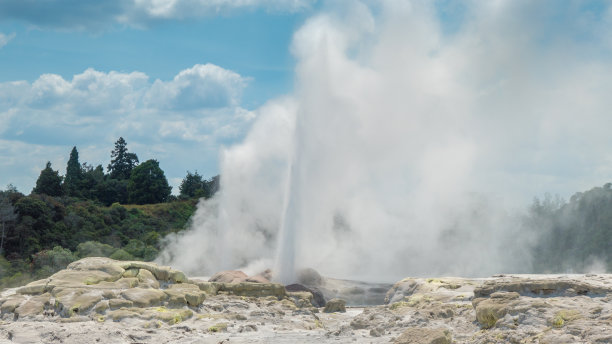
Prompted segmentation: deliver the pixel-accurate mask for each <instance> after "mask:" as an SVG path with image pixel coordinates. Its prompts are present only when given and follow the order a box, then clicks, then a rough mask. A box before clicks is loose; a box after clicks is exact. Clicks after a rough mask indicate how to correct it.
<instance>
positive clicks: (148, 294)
mask: <svg viewBox="0 0 612 344" xmlns="http://www.w3.org/2000/svg"><path fill="white" fill-rule="evenodd" d="M121 296H123V298H125V299H126V300H130V301H132V302H133V303H134V305H136V306H138V307H148V306H156V305H159V304H160V303H161V302H162V301H163V300H165V299H166V298H167V295H166V293H164V292H163V291H162V290H159V289H144V288H132V289H128V290H125V291H123V292H122V293H121Z"/></svg>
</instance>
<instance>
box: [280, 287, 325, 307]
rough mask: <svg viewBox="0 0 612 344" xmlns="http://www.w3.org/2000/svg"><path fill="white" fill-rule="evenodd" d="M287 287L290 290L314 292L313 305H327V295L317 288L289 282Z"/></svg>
mask: <svg viewBox="0 0 612 344" xmlns="http://www.w3.org/2000/svg"><path fill="white" fill-rule="evenodd" d="M285 289H286V290H287V291H288V292H295V291H306V292H309V293H311V294H312V303H313V306H315V307H325V297H324V296H323V293H321V291H319V290H318V289H316V288H308V287H305V286H303V285H301V284H297V283H295V284H289V285H287V286H285Z"/></svg>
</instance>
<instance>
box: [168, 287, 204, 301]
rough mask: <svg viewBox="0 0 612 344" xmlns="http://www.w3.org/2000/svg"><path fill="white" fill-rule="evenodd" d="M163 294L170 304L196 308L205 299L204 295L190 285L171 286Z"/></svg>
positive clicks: (197, 288)
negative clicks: (166, 296)
mask: <svg viewBox="0 0 612 344" xmlns="http://www.w3.org/2000/svg"><path fill="white" fill-rule="evenodd" d="M164 292H165V293H166V294H167V295H168V303H171V304H179V305H189V306H198V305H200V304H201V303H202V302H203V301H204V300H205V299H206V293H205V292H203V291H201V290H200V288H199V287H198V286H197V285H195V284H191V283H180V284H173V285H171V286H170V287H169V288H168V289H166V290H164Z"/></svg>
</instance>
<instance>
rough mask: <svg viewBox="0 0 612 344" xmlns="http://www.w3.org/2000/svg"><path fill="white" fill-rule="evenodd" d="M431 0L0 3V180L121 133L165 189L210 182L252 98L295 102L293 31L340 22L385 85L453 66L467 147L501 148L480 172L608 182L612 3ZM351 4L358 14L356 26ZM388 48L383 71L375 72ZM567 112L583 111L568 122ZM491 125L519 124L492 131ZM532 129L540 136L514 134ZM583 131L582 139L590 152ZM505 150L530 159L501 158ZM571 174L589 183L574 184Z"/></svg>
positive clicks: (59, 165) (257, 104)
mask: <svg viewBox="0 0 612 344" xmlns="http://www.w3.org/2000/svg"><path fill="white" fill-rule="evenodd" d="M41 4H42V5H41ZM407 4H408V5H407ZM424 4H425V5H424ZM431 4H432V3H431V2H427V1H424V2H423V1H392V0H389V1H374V0H371V1H370V0H363V1H350V0H346V1H344V0H342V1H317V0H106V1H97V0H80V1H76V0H46V1H44V2H40V1H37V0H2V1H0V189H3V188H4V187H5V186H6V185H7V184H9V183H11V184H13V185H15V186H17V188H18V189H19V190H20V191H22V192H24V193H29V192H30V191H31V190H32V187H33V186H34V183H35V181H36V178H37V177H38V174H39V173H40V170H41V169H42V168H44V166H45V163H46V161H51V162H52V164H53V167H54V168H55V169H57V170H59V171H60V173H61V174H64V173H65V167H66V162H67V159H68V155H69V152H70V150H71V148H72V146H77V148H78V149H79V153H80V160H81V162H87V163H89V164H93V165H97V164H102V166H104V167H106V165H107V164H108V162H109V160H110V151H111V150H112V148H113V143H114V142H115V141H116V140H117V139H118V137H120V136H122V137H124V138H125V139H126V141H127V142H128V148H129V150H130V151H132V152H134V153H136V154H138V156H139V158H140V160H141V161H145V160H147V159H152V158H154V159H157V160H158V161H159V162H160V166H161V167H162V169H164V171H165V172H166V175H167V177H168V179H169V180H170V182H171V184H172V185H173V186H174V190H173V192H174V193H176V192H178V185H179V183H180V180H181V179H182V178H183V177H184V176H185V174H186V171H188V170H189V171H192V172H193V171H196V170H197V171H198V172H199V173H200V174H202V175H204V176H206V177H211V176H213V175H215V174H217V173H219V159H218V155H219V152H220V150H221V149H222V148H223V147H227V146H231V145H234V144H236V143H238V142H241V141H242V140H243V139H244V138H245V135H246V133H247V132H248V131H249V130H250V128H251V127H252V125H253V123H255V122H256V121H257V119H258V117H260V116H261V113H260V109H261V106H262V105H264V104H265V103H266V102H269V101H270V100H273V99H276V98H278V97H280V96H283V95H291V96H293V97H295V98H299V95H296V94H295V93H296V92H295V90H294V88H296V86H295V85H296V84H297V85H300V80H298V79H299V78H300V75H299V64H300V61H299V59H300V58H301V59H302V60H304V61H306V60H307V59H308V58H309V54H307V53H305V52H304V51H302V50H300V49H302V48H301V47H302V46H306V47H308V49H313V50H316V49H318V48H319V46H310V45H309V44H310V43H309V41H310V40H309V39H305V38H304V37H301V38H300V39H295V38H294V34H295V33H296V32H299V31H300V30H301V31H303V32H308V34H311V35H312V40H313V41H315V40H316V39H317V32H318V31H317V30H315V29H312V27H320V28H321V29H322V30H330V29H329V28H330V27H331V28H338V27H341V28H343V29H342V30H345V31H346V33H344V31H342V32H343V35H344V34H346V36H347V37H350V39H348V38H347V42H348V43H346V44H347V47H349V48H347V49H348V51H341V54H346V55H347V56H346V57H347V61H348V63H349V64H350V63H353V62H354V63H357V64H359V65H360V66H362V67H363V68H365V69H366V70H372V71H375V72H376V73H378V74H380V75H382V76H385V78H387V79H388V80H385V82H387V81H389V80H392V79H393V77H394V76H395V75H394V73H391V74H390V76H389V75H387V74H386V72H385V71H386V69H385V68H393V69H394V71H397V72H398V74H397V75H398V76H399V75H403V76H405V80H402V82H407V83H409V82H408V81H409V80H412V79H414V80H416V81H418V82H419V83H421V84H423V85H425V84H428V82H429V81H430V80H431V74H426V73H421V72H422V71H424V70H426V69H423V68H422V67H419V66H418V63H417V62H419V61H428V62H430V63H431V66H429V65H428V68H431V69H432V71H433V72H434V73H436V72H439V71H440V70H442V71H444V70H446V72H447V74H448V75H450V76H452V78H451V77H449V82H448V84H447V85H439V86H440V87H442V86H445V87H446V86H447V87H451V86H453V85H455V84H460V85H461V87H460V88H459V90H460V91H459V92H463V93H461V96H462V97H463V96H465V97H466V98H465V101H466V102H468V103H474V104H476V105H474V106H475V107H482V108H487V111H484V110H482V112H483V113H482V118H480V117H478V121H475V125H476V126H482V130H480V131H478V132H476V133H475V134H473V135H472V136H474V138H473V139H474V140H479V141H477V142H476V145H477V146H479V147H491V151H492V153H491V156H492V157H493V158H492V159H485V158H482V159H481V160H482V161H485V162H484V163H482V164H483V165H484V166H481V167H483V168H484V169H485V170H486V169H487V168H488V167H487V166H488V164H491V165H494V166H495V171H493V172H491V173H489V174H488V175H489V176H494V175H496V173H497V175H498V176H503V179H504V182H505V181H507V180H513V183H515V184H516V185H522V187H523V188H524V189H521V193H522V194H528V195H529V196H528V198H530V197H532V196H533V195H537V194H541V192H545V191H549V192H551V193H561V194H562V195H563V196H567V195H568V194H571V192H575V191H578V190H581V189H583V188H587V187H591V186H594V185H598V184H600V183H601V184H603V183H604V182H606V181H608V179H609V178H608V175H609V174H610V173H612V172H610V171H611V170H612V168H611V167H609V166H608V164H607V161H608V160H612V156H608V155H607V152H608V151H609V149H608V143H609V142H608V137H609V135H608V134H607V132H601V131H602V130H603V129H602V128H605V127H607V125H606V124H607V123H609V115H608V113H607V110H606V109H608V108H609V107H608V103H607V99H608V97H607V96H602V94H607V92H606V90H608V86H609V85H608V84H609V81H608V79H609V78H605V77H604V75H605V71H607V70H608V69H609V68H611V66H612V62H611V61H612V53H611V52H612V39H610V34H609V33H610V27H612V25H611V23H612V19H611V18H612V10H611V7H610V3H609V2H607V1H603V0H601V1H600V0H594V1H576V0H564V1H553V0H548V1H539V2H531V1H504V0H498V1H487V2H480V1H461V2H459V1H452V0H438V1H435V2H434V4H435V5H433V6H431ZM362 5H363V6H362ZM412 5H414V8H415V13H418V16H416V17H415V18H412V19H411V20H410V21H407V20H401V21H400V22H394V20H396V19H394V16H393V15H392V13H391V14H389V13H386V11H393V10H397V9H399V10H403V9H404V8H405V7H410V6H412ZM360 7H366V8H367V10H366V11H365V12H367V15H365V16H364V17H360V16H357V17H356V18H357V19H355V20H354V21H351V20H349V19H350V17H351V15H352V14H350V13H351V11H352V9H355V8H360ZM430 7H431V8H430ZM422 8H425V9H422ZM390 9H392V10H390ZM430 9H433V11H431V10H430ZM357 12H359V11H357ZM432 12H434V13H433V14H432ZM370 17H372V18H370ZM347 18H348V19H347ZM370 19H372V21H373V24H372V28H368V27H367V26H368V25H369V24H368V20H370ZM317 20H318V21H317ZM309 21H310V22H311V25H308V23H309ZM327 22H330V23H331V24H329V25H327V24H325V23H327ZM313 23H314V24H313ZM323 24H325V25H323ZM419 25H420V26H419ZM305 26H306V27H307V28H308V29H304V30H302V29H303V28H304V27H305ZM330 32H331V30H330ZM383 33H384V35H383ZM353 36H354V37H353ZM355 37H357V38H355ZM425 37H426V38H425ZM399 38H402V39H399ZM421 39H425V40H431V44H430V45H423V47H422V51H416V50H415V54H416V53H419V54H423V56H422V57H419V59H417V60H414V61H413V60H410V58H412V55H409V54H408V55H407V59H406V60H394V59H393V56H394V55H395V54H396V51H395V48H393V49H390V50H389V51H386V50H384V49H382V48H380V47H377V46H384V45H385V44H386V42H388V41H393V40H398V44H399V45H400V46H398V47H408V48H407V51H410V49H419V47H421V45H419V44H421ZM353 40H355V41H353ZM296 41H298V43H297V45H298V47H297V49H296V47H295V45H296ZM413 47H415V48H413ZM340 48H342V47H340ZM423 49H424V50H423ZM339 50H342V49H339ZM296 51H297V53H296ZM381 51H382V52H381ZM377 54H378V55H380V56H377ZM383 55H385V56H383ZM383 57H385V58H388V59H389V64H388V65H386V66H374V65H370V64H372V63H373V61H374V62H375V60H376V59H378V60H384V59H385V58H383ZM347 61H344V62H347ZM344 62H343V63H344ZM441 63H442V64H443V65H440V64H441ZM474 66H477V67H474ZM377 68H378V70H377ZM440 68H441V69H440ZM470 68H472V69H470ZM296 70H298V72H296ZM602 71H604V72H602ZM443 74H444V73H443ZM301 78H302V79H304V80H307V79H308V78H307V77H305V76H303V75H302V76H301ZM332 81H333V80H332ZM343 82H344V81H343ZM301 83H302V86H304V85H306V83H305V82H304V81H302V82H301ZM343 85H344V84H343ZM515 85H519V86H515ZM348 86H351V85H348V84H347V87H346V92H347V93H348V92H350V89H351V88H350V87H348ZM437 86H438V85H437ZM589 87H590V89H589ZM407 89H408V88H407ZM528 89H529V90H531V91H530V92H526V91H525V90H528ZM517 90H520V91H521V92H519V93H520V94H519V96H520V97H522V98H521V100H520V102H519V101H518V100H517V99H518V98H517V95H516V94H515V93H516V92H517ZM551 90H554V91H556V92H558V93H559V94H563V97H560V99H561V100H566V101H568V102H569V101H570V100H571V104H566V105H565V106H561V105H558V104H562V103H563V102H562V101H559V99H556V98H554V97H553V96H554V92H552V91H551ZM394 91H395V90H394V88H393V87H389V90H388V91H387V92H388V93H390V94H392V93H393V92H394ZM438 91H439V90H436V91H435V92H438ZM457 94H459V93H457ZM469 94H478V95H480V96H479V97H480V98H469V97H468V95H469ZM536 94H537V95H538V96H535V95H536ZM483 95H485V96H483ZM576 95H578V96H576ZM404 98H406V97H404ZM450 98H451V100H452V99H453V97H450ZM523 98H524V99H523ZM476 99H477V100H478V101H476ZM298 101H300V100H299V99H298ZM381 103H383V104H384V103H385V102H381ZM402 106H406V108H409V107H410V104H402ZM489 107H490V108H491V109H494V110H490V109H489ZM542 109H547V110H546V111H544V110H542ZM575 109H580V110H575ZM585 109H591V110H589V112H585V111H586V110H585ZM479 111H480V110H479ZM512 111H515V112H512ZM538 111H539V112H538ZM572 111H573V112H572ZM577 111H578V112H581V111H582V112H585V113H584V114H581V116H582V117H579V116H578V117H577V116H576V113H577ZM517 113H518V114H519V115H517ZM490 114H491V115H490ZM441 116H450V118H452V114H447V113H444V114H441ZM501 127H504V128H506V129H509V128H512V129H513V130H514V131H510V130H505V132H504V133H503V135H501V134H497V135H494V134H489V131H491V132H494V130H496V129H497V128H501ZM466 130H467V129H466ZM467 132H469V130H467ZM526 133H530V134H533V135H531V136H525V137H522V136H521V135H525V134H526ZM585 133H588V134H585ZM593 133H596V134H593ZM511 134H513V135H511ZM585 142H590V144H591V148H590V149H589V150H587V151H586V152H585V151H584V149H583V146H584V144H585ZM494 149H495V150H494ZM520 149H523V150H522V151H519V150H520ZM483 156H486V155H483ZM498 156H502V157H503V156H521V157H522V159H508V160H503V159H500V161H495V159H496V157H498ZM491 161H494V162H491ZM525 176H527V177H525ZM500 178H502V177H500ZM576 180H581V181H582V183H570V181H576ZM491 185H496V183H491ZM512 189H518V188H516V187H513V188H512Z"/></svg>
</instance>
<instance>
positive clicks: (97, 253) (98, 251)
mask: <svg viewBox="0 0 612 344" xmlns="http://www.w3.org/2000/svg"><path fill="white" fill-rule="evenodd" d="M116 250H117V249H116V248H114V247H112V246H111V245H108V244H103V243H100V242H97V241H86V242H84V243H80V244H79V245H77V251H76V255H77V256H78V257H79V258H85V257H110V256H111V255H112V254H113V253H115V251H116Z"/></svg>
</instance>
